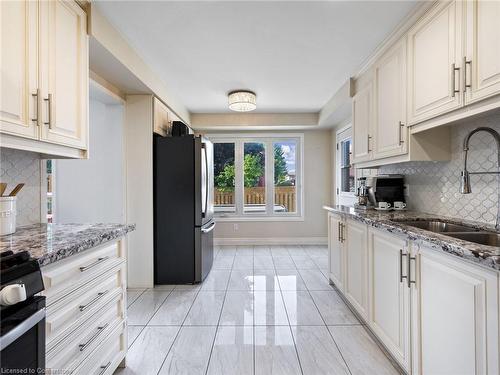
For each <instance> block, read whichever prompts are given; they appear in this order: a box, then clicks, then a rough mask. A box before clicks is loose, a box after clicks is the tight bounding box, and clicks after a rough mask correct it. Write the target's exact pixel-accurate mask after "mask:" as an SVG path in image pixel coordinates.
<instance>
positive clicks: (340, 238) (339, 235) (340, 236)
mask: <svg viewBox="0 0 500 375" xmlns="http://www.w3.org/2000/svg"><path fill="white" fill-rule="evenodd" d="M337 224H338V225H337V227H338V237H339V242H342V234H341V233H340V221H339V222H337Z"/></svg>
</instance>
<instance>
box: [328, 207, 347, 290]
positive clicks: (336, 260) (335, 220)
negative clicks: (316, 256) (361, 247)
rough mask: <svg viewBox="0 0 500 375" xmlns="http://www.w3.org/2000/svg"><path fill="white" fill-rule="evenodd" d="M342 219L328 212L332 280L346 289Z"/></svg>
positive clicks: (339, 287)
mask: <svg viewBox="0 0 500 375" xmlns="http://www.w3.org/2000/svg"><path fill="white" fill-rule="evenodd" d="M341 223H342V221H341V219H340V217H338V216H336V215H332V214H328V247H329V250H330V252H329V264H330V280H331V281H333V283H334V284H335V286H336V287H337V288H338V289H339V290H341V291H343V290H344V254H343V249H342V242H341V235H340V231H341V226H340V225H341Z"/></svg>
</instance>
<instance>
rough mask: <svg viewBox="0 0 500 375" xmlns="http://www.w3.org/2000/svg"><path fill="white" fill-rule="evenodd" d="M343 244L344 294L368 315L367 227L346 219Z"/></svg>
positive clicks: (363, 313) (342, 234)
mask: <svg viewBox="0 0 500 375" xmlns="http://www.w3.org/2000/svg"><path fill="white" fill-rule="evenodd" d="M341 236H342V239H343V244H344V246H345V251H344V254H345V270H346V271H345V272H346V274H345V286H344V295H345V296H346V298H347V299H348V300H349V302H350V303H351V304H352V305H353V306H354V308H355V309H356V310H357V312H358V313H359V314H360V315H361V316H362V317H363V318H365V319H366V318H367V317H368V288H367V282H368V276H367V275H368V228H367V226H366V224H362V223H359V222H356V221H353V220H349V219H347V220H346V221H345V225H344V226H343V227H342V229H341Z"/></svg>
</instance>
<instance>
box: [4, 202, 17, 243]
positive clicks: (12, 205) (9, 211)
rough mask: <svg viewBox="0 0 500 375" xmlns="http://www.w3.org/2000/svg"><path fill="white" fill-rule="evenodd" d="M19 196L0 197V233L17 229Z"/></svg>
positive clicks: (8, 232)
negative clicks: (17, 202)
mask: <svg viewBox="0 0 500 375" xmlns="http://www.w3.org/2000/svg"><path fill="white" fill-rule="evenodd" d="M16 201H17V197H0V235H2V236H3V235H5V234H11V233H14V232H15V231H16V216H17V211H16Z"/></svg>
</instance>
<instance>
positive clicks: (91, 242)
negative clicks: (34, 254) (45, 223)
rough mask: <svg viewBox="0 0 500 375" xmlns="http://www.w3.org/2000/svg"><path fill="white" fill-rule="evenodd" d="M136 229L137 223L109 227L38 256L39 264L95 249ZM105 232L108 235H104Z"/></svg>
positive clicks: (46, 263)
mask: <svg viewBox="0 0 500 375" xmlns="http://www.w3.org/2000/svg"><path fill="white" fill-rule="evenodd" d="M134 230H135V224H123V227H122V228H119V229H107V230H105V231H103V233H101V234H100V235H99V236H93V237H87V238H86V239H85V240H82V241H81V242H79V243H78V245H75V244H72V245H71V246H68V247H64V248H61V249H59V250H57V251H55V252H53V253H50V254H46V255H42V256H41V257H39V258H37V261H38V264H39V265H40V267H44V266H48V265H49V264H53V263H56V262H58V261H60V260H63V259H66V258H69V257H71V256H73V255H77V254H80V253H82V252H84V251H87V250H90V249H93V248H95V247H97V246H100V245H102V244H105V243H107V242H111V241H114V240H116V239H119V238H121V237H124V236H125V235H126V234H127V233H129V232H132V231H134ZM104 233H105V236H106V237H103V234H104ZM75 248H78V249H75ZM28 251H29V249H28Z"/></svg>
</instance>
